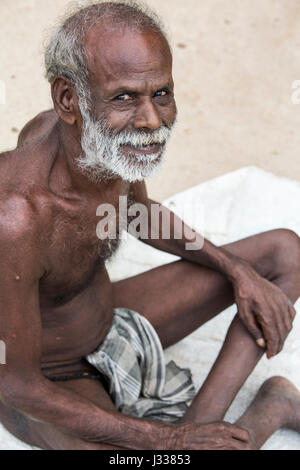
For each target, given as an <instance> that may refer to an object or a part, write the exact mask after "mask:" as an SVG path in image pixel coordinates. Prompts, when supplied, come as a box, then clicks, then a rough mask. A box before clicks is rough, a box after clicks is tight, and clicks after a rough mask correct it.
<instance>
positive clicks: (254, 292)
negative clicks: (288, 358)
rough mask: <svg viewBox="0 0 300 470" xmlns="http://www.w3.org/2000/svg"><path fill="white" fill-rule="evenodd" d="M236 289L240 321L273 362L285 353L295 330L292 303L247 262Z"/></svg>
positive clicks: (242, 266)
mask: <svg viewBox="0 0 300 470" xmlns="http://www.w3.org/2000/svg"><path fill="white" fill-rule="evenodd" d="M233 289H234V295H235V301H236V304H237V307H238V313H239V317H240V319H241V320H242V322H243V324H244V325H245V327H246V328H247V330H248V331H249V333H251V335H252V336H253V337H254V338H255V340H256V342H257V344H258V346H260V347H262V348H266V350H267V357H268V358H269V359H270V358H271V357H273V356H275V355H276V354H278V353H279V352H280V351H281V350H282V348H283V345H284V342H285V340H286V338H287V336H288V334H289V332H290V331H291V329H292V326H293V320H294V318H295V315H296V311H295V309H294V307H293V304H292V302H291V301H290V299H288V297H287V296H286V295H285V294H284V292H283V291H282V290H281V289H280V288H279V287H277V286H276V285H274V284H272V283H271V282H269V281H268V280H266V279H264V278H263V277H261V276H260V275H259V274H258V273H257V272H256V271H255V270H254V269H253V268H252V267H251V266H250V265H248V264H247V263H242V262H241V265H240V267H239V269H238V275H237V276H235V279H234V280H233Z"/></svg>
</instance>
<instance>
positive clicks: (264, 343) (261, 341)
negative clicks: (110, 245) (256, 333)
mask: <svg viewBox="0 0 300 470" xmlns="http://www.w3.org/2000/svg"><path fill="white" fill-rule="evenodd" d="M256 344H257V345H258V346H259V347H260V348H265V347H266V342H265V340H264V339H263V338H259V339H258V340H256Z"/></svg>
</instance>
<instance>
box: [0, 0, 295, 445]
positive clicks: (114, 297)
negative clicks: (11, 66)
mask: <svg viewBox="0 0 300 470" xmlns="http://www.w3.org/2000/svg"><path fill="white" fill-rule="evenodd" d="M46 68H47V76H48V79H49V81H50V83H51V90H52V97H53V102H54V109H55V112H54V111H49V112H47V113H42V114H41V115H39V116H38V117H37V118H35V119H34V120H33V121H31V122H30V123H29V124H28V125H27V126H26V127H25V128H24V130H23V131H22V133H21V135H20V138H19V145H18V148H17V149H16V150H14V151H12V152H7V153H4V154H2V155H1V159H0V171H1V188H0V190H1V210H0V237H1V244H0V254H1V270H0V289H1V296H0V302H1V304H0V308H1V327H0V338H1V340H2V341H5V345H6V354H7V357H6V365H1V366H0V394H1V395H0V396H1V404H0V419H1V422H2V423H3V424H4V426H5V427H6V428H7V429H8V430H9V431H10V432H12V433H13V434H14V435H15V436H17V437H18V438H20V439H21V440H23V441H25V442H27V443H29V444H32V445H35V446H39V447H41V448H43V449H249V448H259V447H261V445H262V444H263V443H264V442H265V440H266V439H267V438H268V437H269V436H270V435H271V434H272V433H273V432H274V431H275V430H277V429H279V428H280V427H283V426H285V427H289V428H291V429H295V430H298V431H299V430H300V398H299V397H300V395H299V392H298V391H297V389H296V388H295V387H294V386H293V385H292V384H291V383H289V382H288V381H287V380H286V379H283V378H279V377H276V378H272V379H269V380H268V381H267V382H265V384H263V386H262V388H261V389H260V391H259V392H258V395H257V397H256V398H255V400H254V402H253V403H252V405H251V406H250V408H249V409H248V410H247V411H246V412H245V414H244V415H243V416H242V417H241V418H240V419H239V421H238V422H237V423H236V424H234V425H231V424H228V423H224V422H223V418H224V415H225V413H226V411H227V409H228V408H229V406H230V404H231V402H232V401H233V399H234V398H235V396H236V394H237V392H238V391H239V389H240V387H241V386H242V385H243V383H244V382H245V380H246V379H247V377H248V376H249V374H250V373H251V371H252V370H253V368H254V367H255V365H256V364H257V362H258V361H259V359H260V358H261V357H262V355H263V354H264V353H265V352H266V354H267V356H268V357H269V358H271V357H272V356H274V355H276V354H278V353H279V352H280V351H281V349H282V347H283V345H284V342H285V339H286V337H287V335H288V333H289V331H290V330H291V328H292V323H293V319H294V316H295V310H294V308H293V303H294V302H295V301H296V300H297V298H298V297H299V295H300V273H299V266H300V243H299V239H298V236H297V235H296V234H294V233H293V232H290V231H288V230H284V229H281V230H274V231H271V232H267V233H261V234H259V235H256V236H253V237H250V238H247V239H245V240H240V241H237V242H235V243H231V244H229V245H226V246H225V247H219V248H217V247H215V246H214V245H213V244H212V243H210V242H209V241H207V240H202V238H201V237H200V235H199V234H196V233H194V232H193V231H192V230H191V229H189V228H188V227H185V231H184V233H185V235H183V236H182V237H177V236H175V232H176V230H177V229H178V227H180V226H182V224H183V222H182V221H180V220H179V219H178V218H177V217H176V216H175V215H174V214H172V213H170V212H169V211H168V209H166V208H163V207H162V206H160V209H161V211H162V213H165V214H168V215H170V220H171V227H170V229H171V234H173V236H171V237H170V239H169V240H167V239H165V237H163V236H162V232H163V227H162V218H160V219H159V222H158V226H156V227H152V224H153V223H154V222H153V221H152V219H151V217H150V216H149V218H148V219H147V221H146V222H147V224H148V226H149V227H148V228H149V233H151V229H155V230H156V232H157V233H158V236H157V237H151V236H150V237H144V239H143V240H142V241H144V242H145V243H147V244H149V245H151V246H153V247H155V248H157V249H159V250H163V251H167V252H169V253H173V254H176V255H178V256H179V257H180V258H181V260H180V261H178V262H175V263H171V264H169V265H165V266H163V267H160V268H157V269H154V270H152V271H150V272H147V273H144V274H142V275H140V276H136V277H134V278H131V279H126V280H123V281H121V282H118V283H111V282H110V279H109V277H108V274H107V271H106V269H105V260H106V259H107V258H108V257H109V256H110V255H111V253H112V252H113V251H114V250H115V248H116V247H117V245H118V240H115V239H114V237H112V236H110V235H111V233H110V231H109V230H107V234H106V238H105V237H102V238H101V237H100V238H101V239H99V233H98V231H97V224H98V223H99V217H98V216H97V213H98V208H99V206H100V207H101V206H102V205H103V204H106V205H107V204H109V205H110V206H111V207H113V208H115V210H116V217H117V218H119V217H120V214H119V212H120V207H119V201H120V196H123V197H128V201H129V202H128V206H129V207H131V205H132V204H133V203H134V202H138V203H141V204H143V205H144V206H145V207H146V208H148V209H149V213H150V209H151V206H152V205H154V204H155V203H154V202H153V201H151V199H149V198H148V195H147V191H146V186H145V183H144V179H145V178H147V177H148V176H150V175H151V174H152V173H153V172H154V171H157V169H158V168H159V167H160V165H161V163H162V161H163V155H164V150H165V147H166V143H167V141H168V138H169V135H170V131H171V129H172V126H173V124H174V122H175V119H176V105H175V98H174V89H173V79H172V55H171V51H170V47H169V44H168V41H167V39H166V35H165V33H164V31H163V28H162V26H161V24H160V22H159V20H158V19H157V18H156V16H155V15H154V14H152V13H151V12H149V11H148V10H147V11H145V9H144V7H141V6H139V5H137V4H136V3H132V2H126V1H121V2H114V3H112V2H94V4H92V5H89V6H88V7H86V8H82V9H79V10H78V11H76V12H73V13H72V14H71V16H69V17H68V18H66V19H65V21H64V22H63V24H62V25H61V26H60V27H59V29H58V30H57V32H56V34H54V36H53V37H52V39H51V41H50V43H49V45H48V47H47V50H46ZM105 207H107V206H105ZM102 215H104V213H103V214H102ZM108 225H109V224H108ZM176 227H177V229H176ZM155 230H154V232H155ZM118 238H120V233H118ZM140 238H143V237H140ZM187 240H192V242H193V243H194V249H189V250H188V249H186V243H187ZM199 248H201V249H199ZM233 302H236V304H237V307H238V314H237V316H236V317H235V319H234V321H233V323H232V324H231V326H230V329H229V331H228V333H227V336H226V338H225V342H224V345H223V348H222V350H221V352H220V354H219V356H218V358H217V361H216V363H215V364H214V366H213V367H212V369H211V372H210V373H209V375H208V377H207V379H206V381H205V383H204V384H203V386H202V388H201V389H200V391H199V392H198V393H197V394H196V393H195V391H194V387H193V384H192V380H191V377H190V374H189V372H188V371H187V370H182V369H180V368H179V367H177V365H176V364H175V363H173V362H171V363H170V364H168V365H165V363H164V358H163V348H166V347H168V346H170V345H172V344H174V343H176V342H178V341H179V340H181V339H182V338H183V337H185V336H186V335H188V334H190V333H191V332H192V331H194V330H195V329H196V328H198V327H200V326H201V325H202V324H204V323H205V322H207V321H208V320H210V319H211V318H213V317H214V316H216V315H217V314H218V313H220V312H221V311H222V310H224V309H225V308H226V307H228V306H229V305H230V304H232V303H233ZM137 312H138V313H137Z"/></svg>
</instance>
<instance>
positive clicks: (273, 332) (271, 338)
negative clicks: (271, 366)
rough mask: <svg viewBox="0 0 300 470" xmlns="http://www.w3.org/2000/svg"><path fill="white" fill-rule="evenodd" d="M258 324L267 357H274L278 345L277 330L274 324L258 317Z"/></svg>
mask: <svg viewBox="0 0 300 470" xmlns="http://www.w3.org/2000/svg"><path fill="white" fill-rule="evenodd" d="M258 323H259V325H260V327H261V329H262V331H263V337H264V340H265V342H266V347H267V357H268V359H271V357H273V356H275V354H276V351H277V350H278V345H279V334H278V331H277V328H276V327H275V326H274V323H273V322H271V321H270V320H269V319H268V320H266V319H263V318H260V317H259V316H258Z"/></svg>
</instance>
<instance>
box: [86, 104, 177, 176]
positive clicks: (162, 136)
mask: <svg viewBox="0 0 300 470" xmlns="http://www.w3.org/2000/svg"><path fill="white" fill-rule="evenodd" d="M81 112H82V116H83V133H82V139H81V147H82V150H83V152H84V155H81V156H80V157H79V158H78V159H77V163H78V166H79V167H80V169H81V170H82V171H83V172H84V173H85V174H86V175H87V177H88V178H90V179H91V180H93V181H95V182H98V181H103V180H107V179H112V178H122V179H123V180H125V181H129V182H131V183H133V182H135V181H142V180H143V179H145V178H148V177H150V176H153V175H154V174H156V173H157V172H158V171H159V169H160V168H161V166H162V164H163V162H164V156H165V150H166V144H167V142H168V140H169V138H170V135H171V129H169V128H168V127H166V126H162V127H160V128H159V129H157V130H155V131H153V132H149V133H147V132H138V131H136V132H134V131H131V132H129V131H122V132H120V133H119V134H117V135H115V136H113V135H112V133H111V132H110V131H109V129H108V126H107V124H106V122H104V121H95V120H94V119H92V117H91V116H90V113H89V112H87V110H81ZM151 144H161V145H162V147H161V149H160V151H159V153H156V154H151V155H149V154H142V153H140V151H139V152H138V153H134V151H133V153H131V154H130V155H128V154H127V155H126V154H124V153H123V151H122V146H123V145H130V146H131V147H137V148H139V150H141V147H142V146H146V145H151Z"/></svg>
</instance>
